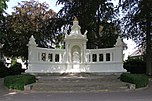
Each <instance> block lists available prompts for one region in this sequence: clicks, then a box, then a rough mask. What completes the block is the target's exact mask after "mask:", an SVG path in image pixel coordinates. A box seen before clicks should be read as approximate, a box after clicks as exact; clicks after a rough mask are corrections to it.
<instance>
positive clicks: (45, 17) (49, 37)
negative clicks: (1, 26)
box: [3, 1, 61, 59]
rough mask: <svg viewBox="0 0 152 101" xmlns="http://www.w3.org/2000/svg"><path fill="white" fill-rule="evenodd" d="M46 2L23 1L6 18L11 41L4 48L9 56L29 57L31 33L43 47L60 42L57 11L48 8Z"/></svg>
mask: <svg viewBox="0 0 152 101" xmlns="http://www.w3.org/2000/svg"><path fill="white" fill-rule="evenodd" d="M48 7H49V5H48V4H46V3H39V2H36V1H30V2H28V1H22V2H21V3H18V5H17V6H15V7H14V12H12V14H11V15H8V16H7V18H6V22H5V26H7V27H6V35H7V38H8V40H9V42H7V43H5V44H4V47H3V50H4V52H5V55H8V56H17V57H18V56H21V57H24V58H25V59H27V52H28V51H27V46H26V45H27V44H28V41H29V38H30V37H31V35H34V37H35V38H36V42H37V44H38V45H39V46H41V47H49V45H48V43H54V44H56V42H57V43H58V41H60V40H57V39H58V37H59V36H60V32H59V29H58V28H60V27H61V26H58V25H57V24H56V23H55V21H57V20H58V19H57V18H56V13H55V12H54V11H53V10H52V9H48Z"/></svg>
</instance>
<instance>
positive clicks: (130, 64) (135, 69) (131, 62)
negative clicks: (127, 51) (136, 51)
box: [123, 57, 146, 74]
mask: <svg viewBox="0 0 152 101" xmlns="http://www.w3.org/2000/svg"><path fill="white" fill-rule="evenodd" d="M123 67H124V69H126V70H127V72H130V73H136V74H143V73H146V62H145V61H144V60H143V59H142V58H131V57H129V58H128V60H126V61H125V62H124V65H123Z"/></svg>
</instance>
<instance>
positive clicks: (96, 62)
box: [26, 20, 126, 73]
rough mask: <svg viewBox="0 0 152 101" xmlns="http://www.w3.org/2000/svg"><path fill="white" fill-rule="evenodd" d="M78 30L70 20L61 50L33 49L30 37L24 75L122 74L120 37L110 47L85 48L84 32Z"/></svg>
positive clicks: (33, 40) (34, 44)
mask: <svg viewBox="0 0 152 101" xmlns="http://www.w3.org/2000/svg"><path fill="white" fill-rule="evenodd" d="M80 29H81V27H80V26H79V25H78V21H77V20H74V21H73V26H72V30H71V32H70V35H68V34H67V33H66V35H65V49H47V48H40V47H37V44H36V42H35V39H34V37H33V36H31V38H30V40H29V44H28V47H29V48H28V56H29V57H28V59H29V63H28V70H27V71H26V72H31V73H64V72H99V73H103V72H111V73H113V72H126V70H125V69H123V43H122V39H121V38H120V37H118V39H117V42H116V45H115V47H113V48H104V49H86V43H87V40H88V39H87V37H86V34H87V31H86V32H85V33H84V35H82V34H81V31H80ZM65 32H66V31H65Z"/></svg>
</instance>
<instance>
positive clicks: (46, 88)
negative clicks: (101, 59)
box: [32, 76, 128, 92]
mask: <svg viewBox="0 0 152 101" xmlns="http://www.w3.org/2000/svg"><path fill="white" fill-rule="evenodd" d="M37 78H38V81H37V82H36V83H35V84H33V87H32V90H33V91H40V92H58V91H59V92H67V91H68V92H85V91H87V92H89V91H118V90H119V91H121V90H127V89H128V88H127V85H126V83H124V82H121V81H120V80H119V79H118V76H90V77H67V76H38V77H37Z"/></svg>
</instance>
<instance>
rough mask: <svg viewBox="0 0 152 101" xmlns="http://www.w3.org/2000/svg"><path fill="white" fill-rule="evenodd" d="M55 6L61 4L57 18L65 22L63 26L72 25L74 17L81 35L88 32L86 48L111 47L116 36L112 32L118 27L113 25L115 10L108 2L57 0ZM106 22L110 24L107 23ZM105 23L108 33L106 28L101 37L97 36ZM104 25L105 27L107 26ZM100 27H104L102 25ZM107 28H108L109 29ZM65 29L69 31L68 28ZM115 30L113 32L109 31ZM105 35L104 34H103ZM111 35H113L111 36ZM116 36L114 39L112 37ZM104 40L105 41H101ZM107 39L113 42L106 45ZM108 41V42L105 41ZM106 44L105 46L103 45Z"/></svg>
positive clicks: (104, 0)
mask: <svg viewBox="0 0 152 101" xmlns="http://www.w3.org/2000/svg"><path fill="white" fill-rule="evenodd" d="M57 4H63V5H64V6H63V8H62V9H61V10H60V11H59V12H58V14H57V15H58V17H60V18H62V19H63V20H64V21H65V24H64V26H66V27H67V26H68V25H69V24H71V23H72V21H73V19H74V16H76V17H77V18H78V20H79V25H80V26H81V31H82V33H84V32H85V30H88V33H87V38H88V42H87V44H88V45H87V47H88V48H96V47H98V48H103V47H113V45H114V44H115V43H114V42H115V40H116V38H117V36H118V35H114V32H115V31H117V30H118V29H119V26H117V25H116V24H114V19H116V18H114V17H115V15H116V14H115V8H114V6H113V3H112V2H111V1H109V0H58V1H57ZM108 21H109V22H110V23H108ZM103 23H106V24H107V25H108V26H109V27H111V28H110V29H109V30H108V31H107V29H106V27H105V28H104V29H106V30H104V32H102V34H103V35H99V34H101V33H99V26H101V25H102V24H103ZM107 25H106V26H107ZM102 26H105V25H104V24H103V25H102ZM109 27H108V28H109ZM67 29H70V26H68V28H67ZM111 29H115V30H111ZM105 33H106V34H105ZM112 34H113V35H112ZM113 36H116V37H113ZM104 38H106V41H105V40H103V39H104ZM109 38H110V39H112V40H114V41H113V42H112V43H108V42H109V41H108V40H109ZM107 39H108V40H107ZM106 42H107V45H105V43H106Z"/></svg>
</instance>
